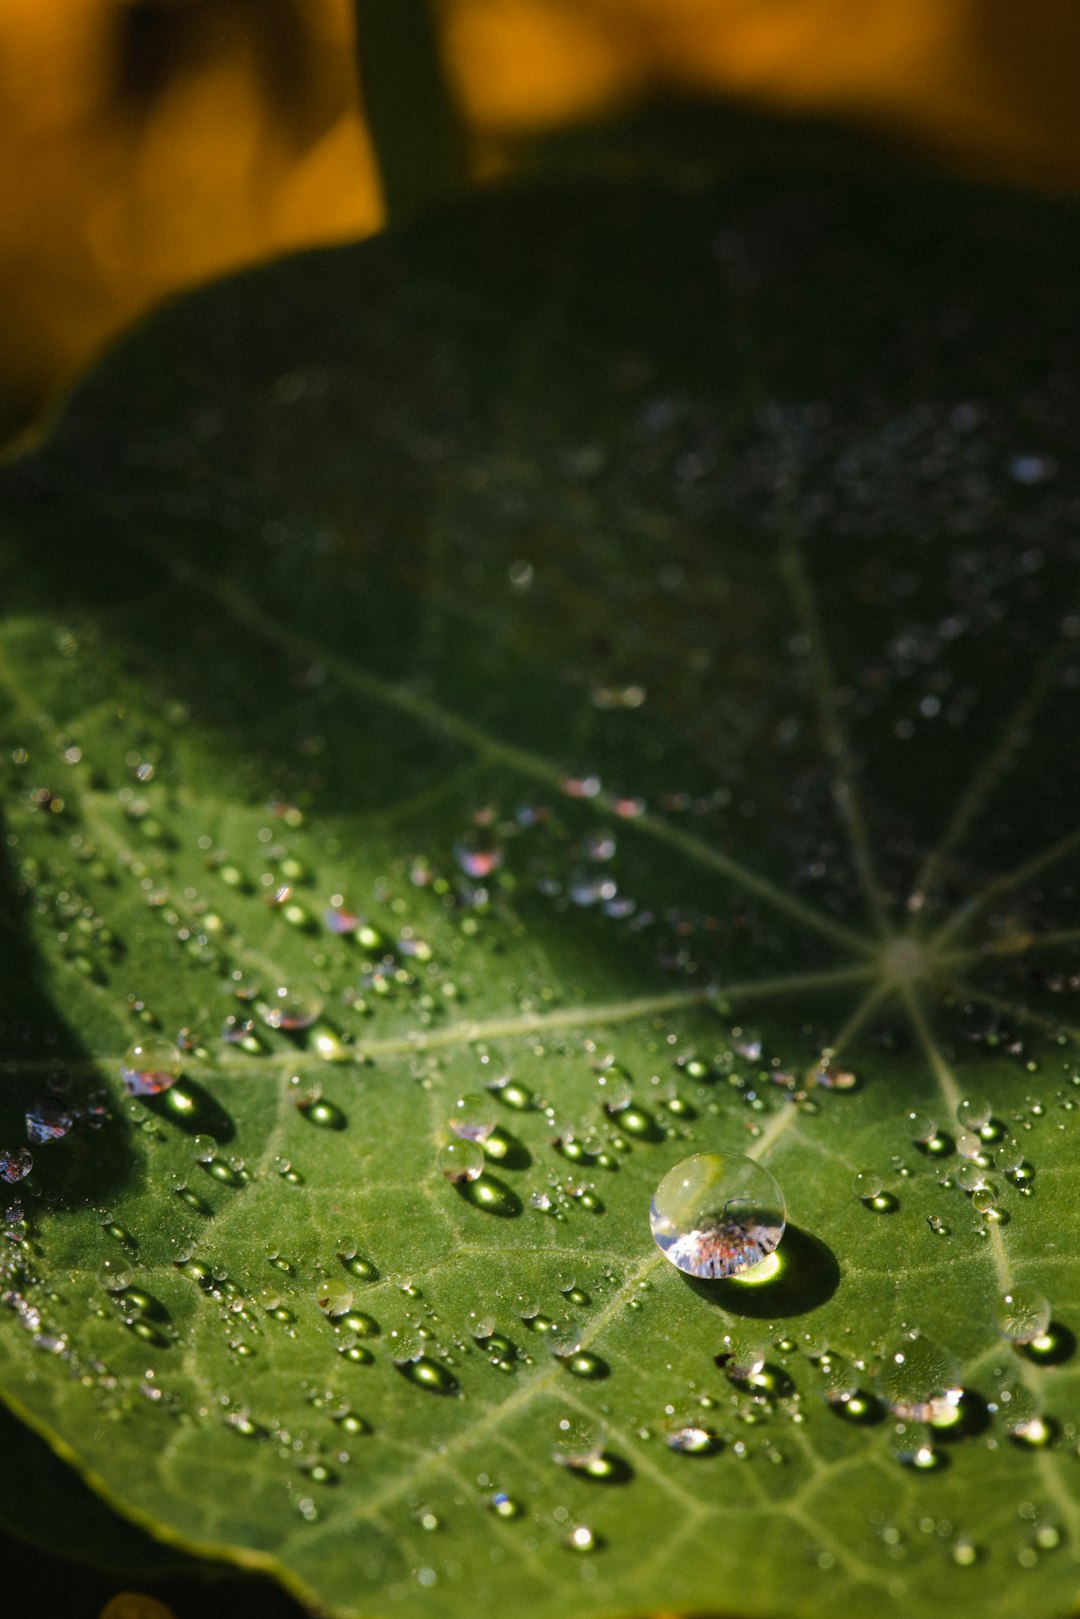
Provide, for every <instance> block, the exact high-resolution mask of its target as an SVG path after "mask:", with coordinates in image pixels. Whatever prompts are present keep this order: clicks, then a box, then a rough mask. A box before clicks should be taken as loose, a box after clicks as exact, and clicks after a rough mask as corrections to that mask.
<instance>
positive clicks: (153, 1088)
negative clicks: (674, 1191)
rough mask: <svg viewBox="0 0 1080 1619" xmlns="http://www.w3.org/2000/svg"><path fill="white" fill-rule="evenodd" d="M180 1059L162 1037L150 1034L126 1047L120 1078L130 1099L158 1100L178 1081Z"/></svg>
mask: <svg viewBox="0 0 1080 1619" xmlns="http://www.w3.org/2000/svg"><path fill="white" fill-rule="evenodd" d="M182 1066H183V1058H182V1057H181V1055H180V1051H179V1049H178V1048H177V1047H176V1046H175V1045H174V1044H173V1042H172V1041H171V1040H168V1039H166V1038H165V1036H164V1035H157V1034H149V1035H146V1036H145V1037H144V1038H143V1039H140V1040H136V1042H135V1044H134V1045H132V1046H129V1047H128V1050H127V1053H126V1055H125V1057H124V1060H123V1062H122V1063H121V1065H120V1078H121V1080H122V1081H123V1084H124V1089H125V1090H126V1091H127V1093H128V1095H129V1096H160V1095H161V1093H162V1091H167V1090H169V1089H170V1087H171V1086H173V1085H175V1084H176V1081H177V1080H178V1079H179V1078H180V1070H181V1068H182Z"/></svg>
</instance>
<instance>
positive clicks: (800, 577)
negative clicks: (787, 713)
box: [780, 540, 890, 938]
mask: <svg viewBox="0 0 1080 1619" xmlns="http://www.w3.org/2000/svg"><path fill="white" fill-rule="evenodd" d="M780 573H781V576H782V578H783V580H784V583H785V585H786V586H787V591H788V595H789V596H790V597H791V601H792V604H793V606H794V608H795V612H796V614H797V616H798V618H799V622H800V623H801V625H802V627H803V631H804V633H805V635H806V638H807V640H808V642H809V645H810V663H811V667H812V669H813V672H814V685H815V689H816V692H817V704H818V713H819V717H820V721H821V732H822V737H823V740H824V743H825V751H826V753H827V754H828V757H829V762H830V764H831V765H832V768H833V770H834V772H835V780H834V783H833V798H834V801H835V803H836V806H837V809H838V810H839V812H840V816H841V819H842V820H843V822H844V826H845V828H846V829H847V834H848V841H849V843H850V845H851V852H852V857H853V859H854V861H855V870H856V873H857V875H858V879H859V886H860V888H861V889H862V892H863V898H864V899H865V900H866V903H867V905H868V906H869V909H870V915H871V917H872V918H873V921H874V925H875V927H876V928H877V931H878V933H879V934H880V935H881V936H882V937H883V938H885V937H887V936H888V934H889V931H890V930H889V926H888V920H887V916H886V906H885V899H884V896H883V894H882V891H881V885H880V883H879V882H878V878H877V873H876V871H875V868H874V857H873V853H872V849H871V843H870V834H869V832H868V831H867V826H866V818H865V815H864V813H863V807H862V798H861V795H860V793H859V788H858V770H857V768H856V765H855V758H854V755H853V754H852V751H851V744H850V743H849V741H848V738H847V733H846V731H845V730H844V727H843V724H842V723H841V720H840V707H839V703H838V702H837V688H836V679H835V676H834V675H833V670H832V662H831V660H830V658H829V653H828V648H827V643H826V639H825V632H824V629H823V627H822V624H821V617H820V614H819V612H818V606H817V601H816V599H815V596H814V591H813V587H812V585H811V583H810V579H809V577H808V575H807V572H806V568H805V565H804V563H803V559H802V552H801V551H800V549H799V546H798V544H797V543H796V542H795V541H794V540H790V541H788V542H787V543H786V544H785V545H784V547H783V549H782V550H781V552H780Z"/></svg>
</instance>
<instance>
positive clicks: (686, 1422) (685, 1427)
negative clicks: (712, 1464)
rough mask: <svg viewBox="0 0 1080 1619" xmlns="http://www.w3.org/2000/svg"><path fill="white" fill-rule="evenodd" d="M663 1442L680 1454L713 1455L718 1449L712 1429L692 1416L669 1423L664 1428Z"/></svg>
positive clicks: (717, 1440)
mask: <svg viewBox="0 0 1080 1619" xmlns="http://www.w3.org/2000/svg"><path fill="white" fill-rule="evenodd" d="M664 1443H665V1444H666V1445H667V1447H668V1449H669V1450H673V1451H675V1452H677V1454H678V1455H680V1456H713V1455H715V1453H716V1452H717V1451H718V1450H719V1449H720V1441H719V1439H718V1438H717V1436H716V1434H715V1433H714V1431H713V1429H712V1428H709V1427H706V1426H705V1424H704V1423H702V1422H700V1421H698V1420H697V1419H696V1418H693V1417H687V1418H685V1419H681V1420H677V1421H673V1422H671V1423H669V1424H668V1425H667V1426H666V1427H665V1429H664Z"/></svg>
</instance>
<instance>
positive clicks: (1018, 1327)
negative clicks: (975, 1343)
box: [997, 1287, 1050, 1344]
mask: <svg viewBox="0 0 1080 1619" xmlns="http://www.w3.org/2000/svg"><path fill="white" fill-rule="evenodd" d="M997 1326H998V1331H999V1332H1000V1333H1001V1336H1002V1337H1003V1338H1007V1339H1008V1341H1009V1343H1011V1344H1032V1343H1035V1342H1036V1340H1037V1339H1039V1338H1044V1337H1045V1336H1046V1333H1047V1330H1048V1329H1049V1326H1050V1301H1049V1299H1047V1298H1045V1297H1044V1295H1043V1294H1042V1293H1037V1292H1034V1291H1032V1290H1031V1289H1028V1288H1020V1287H1014V1288H1010V1289H1009V1291H1008V1292H1007V1293H1002V1295H1001V1297H1000V1298H999V1299H998V1309H997Z"/></svg>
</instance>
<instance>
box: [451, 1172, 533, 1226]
mask: <svg viewBox="0 0 1080 1619" xmlns="http://www.w3.org/2000/svg"><path fill="white" fill-rule="evenodd" d="M454 1190H455V1192H456V1193H457V1194H458V1196H459V1197H460V1198H463V1199H464V1201H465V1202H466V1203H471V1204H472V1206H473V1208H474V1209H482V1210H483V1211H484V1213H485V1214H497V1215H498V1216H499V1218H500V1219H503V1220H513V1219H516V1218H517V1216H518V1215H519V1214H520V1213H521V1208H522V1204H521V1199H520V1197H518V1195H517V1193H516V1192H515V1191H514V1190H513V1189H512V1188H511V1187H509V1186H507V1184H506V1182H505V1181H501V1180H499V1179H498V1177H497V1176H495V1175H487V1174H484V1175H478V1176H477V1178H476V1179H475V1180H473V1181H465V1180H462V1181H458V1182H456V1183H455V1185H454Z"/></svg>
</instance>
